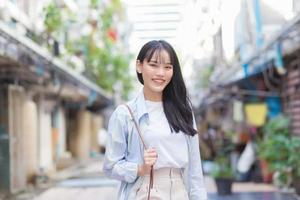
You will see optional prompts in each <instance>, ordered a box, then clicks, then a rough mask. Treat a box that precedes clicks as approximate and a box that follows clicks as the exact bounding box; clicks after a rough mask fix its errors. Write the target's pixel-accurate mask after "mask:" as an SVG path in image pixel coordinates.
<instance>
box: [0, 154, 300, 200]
mask: <svg viewBox="0 0 300 200" xmlns="http://www.w3.org/2000/svg"><path fill="white" fill-rule="evenodd" d="M101 169H102V163H101V159H98V160H93V161H90V162H86V163H84V164H82V165H80V166H79V167H76V168H73V169H71V170H65V171H62V172H60V173H58V174H57V175H56V177H55V178H56V179H60V180H59V181H57V183H56V184H55V185H54V186H53V187H51V188H49V189H48V190H45V191H44V192H42V193H40V194H38V195H37V194H33V193H31V194H30V193H27V194H23V195H19V196H17V197H15V198H12V199H10V200H29V199H30V200H32V199H33V200H114V199H116V197H117V189H116V188H117V184H118V182H117V181H115V180H110V179H108V178H106V177H104V176H103V174H102V173H101ZM64 177H69V178H67V179H65V178H64ZM205 183H206V187H207V190H208V194H209V200H297V197H296V196H295V195H293V194H287V193H279V192H277V190H276V188H274V187H273V186H272V185H267V184H255V183H234V185H233V194H232V195H229V196H218V195H217V194H216V188H215V184H214V181H213V180H212V179H211V178H210V177H205ZM0 199H1V198H0ZM298 199H299V198H298Z"/></svg>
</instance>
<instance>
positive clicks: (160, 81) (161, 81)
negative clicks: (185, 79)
mask: <svg viewBox="0 0 300 200" xmlns="http://www.w3.org/2000/svg"><path fill="white" fill-rule="evenodd" d="M153 81H155V82H158V83H163V82H164V80H153Z"/></svg>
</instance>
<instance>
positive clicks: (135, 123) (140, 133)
mask: <svg viewBox="0 0 300 200" xmlns="http://www.w3.org/2000/svg"><path fill="white" fill-rule="evenodd" d="M125 106H126V107H127V109H128V110H129V112H130V115H131V118H132V120H133V122H134V125H135V128H136V129H137V131H138V134H139V136H140V139H141V141H142V143H143V146H144V149H146V144H145V142H144V139H143V136H142V132H141V129H140V127H139V125H138V123H137V121H136V120H135V118H134V116H133V113H132V110H131V108H130V107H129V106H128V105H127V104H125Z"/></svg>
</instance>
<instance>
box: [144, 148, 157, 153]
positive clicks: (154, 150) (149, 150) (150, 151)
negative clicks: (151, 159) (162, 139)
mask: <svg viewBox="0 0 300 200" xmlns="http://www.w3.org/2000/svg"><path fill="white" fill-rule="evenodd" d="M145 151H146V152H148V153H153V152H156V149H154V148H151V149H147V150H145Z"/></svg>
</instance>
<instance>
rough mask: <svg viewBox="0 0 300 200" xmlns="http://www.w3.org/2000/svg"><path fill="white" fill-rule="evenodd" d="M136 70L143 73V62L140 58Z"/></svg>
mask: <svg viewBox="0 0 300 200" xmlns="http://www.w3.org/2000/svg"><path fill="white" fill-rule="evenodd" d="M136 71H137V72H138V73H140V74H141V73H142V63H141V61H139V60H136Z"/></svg>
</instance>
